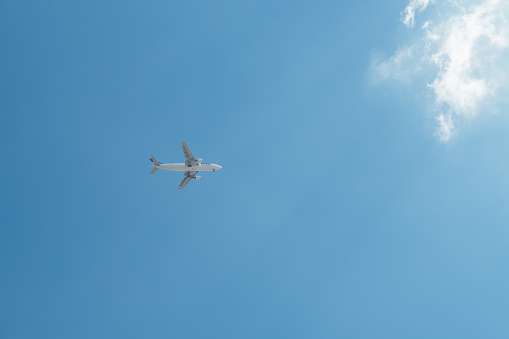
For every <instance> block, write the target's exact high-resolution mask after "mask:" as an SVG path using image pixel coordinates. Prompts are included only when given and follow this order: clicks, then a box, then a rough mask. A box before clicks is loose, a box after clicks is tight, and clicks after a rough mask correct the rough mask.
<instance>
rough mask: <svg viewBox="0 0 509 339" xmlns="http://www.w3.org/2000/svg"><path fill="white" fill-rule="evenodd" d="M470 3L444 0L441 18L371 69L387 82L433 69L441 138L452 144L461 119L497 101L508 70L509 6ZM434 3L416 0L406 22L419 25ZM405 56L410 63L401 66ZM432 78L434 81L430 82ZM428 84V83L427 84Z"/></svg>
mask: <svg viewBox="0 0 509 339" xmlns="http://www.w3.org/2000/svg"><path fill="white" fill-rule="evenodd" d="M474 2H475V3H474V4H470V5H465V4H462V3H460V2H454V3H452V2H448V1H445V0H444V1H443V2H441V3H437V6H439V5H441V6H442V7H441V8H440V13H441V14H440V15H439V16H437V18H435V19H437V23H435V20H433V21H431V20H427V21H425V22H424V24H423V25H422V29H421V30H419V32H418V35H417V38H416V41H412V46H413V47H412V48H411V49H408V51H410V52H412V51H414V52H413V53H409V52H406V53H403V52H402V51H405V50H407V49H405V48H403V49H401V48H400V49H398V50H397V51H396V52H395V53H394V55H393V56H392V57H390V58H388V59H387V60H382V61H378V62H377V63H376V64H375V65H372V67H373V69H374V71H375V72H376V73H378V74H379V77H382V78H395V79H404V78H405V76H413V74H412V73H411V72H410V71H411V70H412V71H414V70H418V69H421V68H422V67H424V66H428V69H429V66H432V67H433V69H434V71H433V73H432V74H428V75H429V76H431V77H432V81H431V82H430V83H428V84H425V85H426V87H427V88H428V90H430V91H431V92H432V97H433V99H434V109H435V110H436V111H437V118H436V121H437V130H436V133H435V135H436V137H437V138H438V139H439V140H440V141H442V142H447V141H448V140H450V138H451V137H452V136H453V135H454V134H455V131H456V127H455V126H457V125H458V123H459V121H460V120H461V119H463V118H472V117H474V116H475V115H476V114H477V113H478V112H479V111H480V108H481V107H483V105H484V104H485V103H486V102H487V101H490V100H493V99H495V98H496V95H497V90H499V88H500V86H501V85H502V82H505V79H504V78H505V77H506V72H504V71H503V70H502V69H501V66H500V65H501V63H502V62H503V59H504V53H507V50H508V47H509V33H508V31H509V25H508V23H507V19H506V16H507V14H509V6H508V5H509V4H508V3H507V2H502V1H500V0H483V1H474ZM430 3H431V1H430V0H411V1H410V3H409V4H408V6H407V7H406V8H405V10H404V12H403V14H404V16H403V18H402V22H403V24H405V25H406V26H408V27H413V26H414V25H415V12H416V11H419V12H422V11H424V10H425V9H426V7H427V6H428V5H429V4H430ZM403 57H405V62H402V61H401V60H403ZM428 79H429V78H428ZM423 85H424V84H423Z"/></svg>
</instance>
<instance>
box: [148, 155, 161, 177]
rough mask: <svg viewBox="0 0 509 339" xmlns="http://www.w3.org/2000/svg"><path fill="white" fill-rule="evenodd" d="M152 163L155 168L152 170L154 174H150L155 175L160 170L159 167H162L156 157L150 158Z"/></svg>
mask: <svg viewBox="0 0 509 339" xmlns="http://www.w3.org/2000/svg"><path fill="white" fill-rule="evenodd" d="M150 161H152V163H153V165H152V166H154V168H152V172H150V174H154V173H155V172H157V170H158V169H159V165H161V164H160V163H159V161H157V159H156V157H151V158H150Z"/></svg>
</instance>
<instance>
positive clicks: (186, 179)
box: [177, 171, 198, 190]
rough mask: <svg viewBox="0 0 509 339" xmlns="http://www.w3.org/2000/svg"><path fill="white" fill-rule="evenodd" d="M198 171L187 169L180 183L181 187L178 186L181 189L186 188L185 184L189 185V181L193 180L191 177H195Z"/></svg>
mask: <svg viewBox="0 0 509 339" xmlns="http://www.w3.org/2000/svg"><path fill="white" fill-rule="evenodd" d="M196 173H198V171H185V172H184V179H182V182H181V183H180V185H179V187H178V188H177V189H178V190H181V189H183V188H184V186H185V185H187V183H188V182H189V181H191V179H193V177H194V176H195V175H196Z"/></svg>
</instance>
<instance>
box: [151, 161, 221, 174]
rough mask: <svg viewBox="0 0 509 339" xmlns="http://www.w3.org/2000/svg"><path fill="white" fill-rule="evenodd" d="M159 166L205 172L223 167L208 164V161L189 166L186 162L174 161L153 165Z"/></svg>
mask: <svg viewBox="0 0 509 339" xmlns="http://www.w3.org/2000/svg"><path fill="white" fill-rule="evenodd" d="M153 167H158V168H160V169H164V170H168V171H181V172H185V171H197V172H198V171H199V172H201V171H205V172H215V171H217V170H219V169H221V168H222V167H221V166H219V165H216V164H208V163H205V164H204V163H199V164H196V165H194V166H187V165H186V164H184V163H173V164H160V165H159V166H153Z"/></svg>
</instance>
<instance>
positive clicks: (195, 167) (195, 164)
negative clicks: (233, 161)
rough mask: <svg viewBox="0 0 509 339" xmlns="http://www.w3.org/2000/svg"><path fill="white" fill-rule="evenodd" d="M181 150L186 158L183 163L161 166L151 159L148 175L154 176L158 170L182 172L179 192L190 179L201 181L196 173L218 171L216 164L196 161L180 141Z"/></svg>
mask: <svg viewBox="0 0 509 339" xmlns="http://www.w3.org/2000/svg"><path fill="white" fill-rule="evenodd" d="M182 150H183V151H184V156H185V157H186V162H185V163H178V164H161V163H160V162H159V161H157V159H156V158H155V157H151V158H150V161H152V167H154V168H153V169H152V172H150V174H154V173H155V172H157V170H158V169H164V170H168V171H182V172H184V179H182V182H181V183H180V185H179V187H178V188H177V189H178V190H181V189H183V188H184V186H185V185H187V183H188V182H189V181H191V179H196V180H199V179H201V177H200V176H196V173H198V171H209V172H210V171H212V172H215V171H217V170H220V169H221V168H223V167H221V166H219V165H216V164H209V163H205V162H202V159H196V158H195V157H194V155H193V153H192V152H191V150H190V149H189V146H187V144H186V143H185V141H182Z"/></svg>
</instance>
